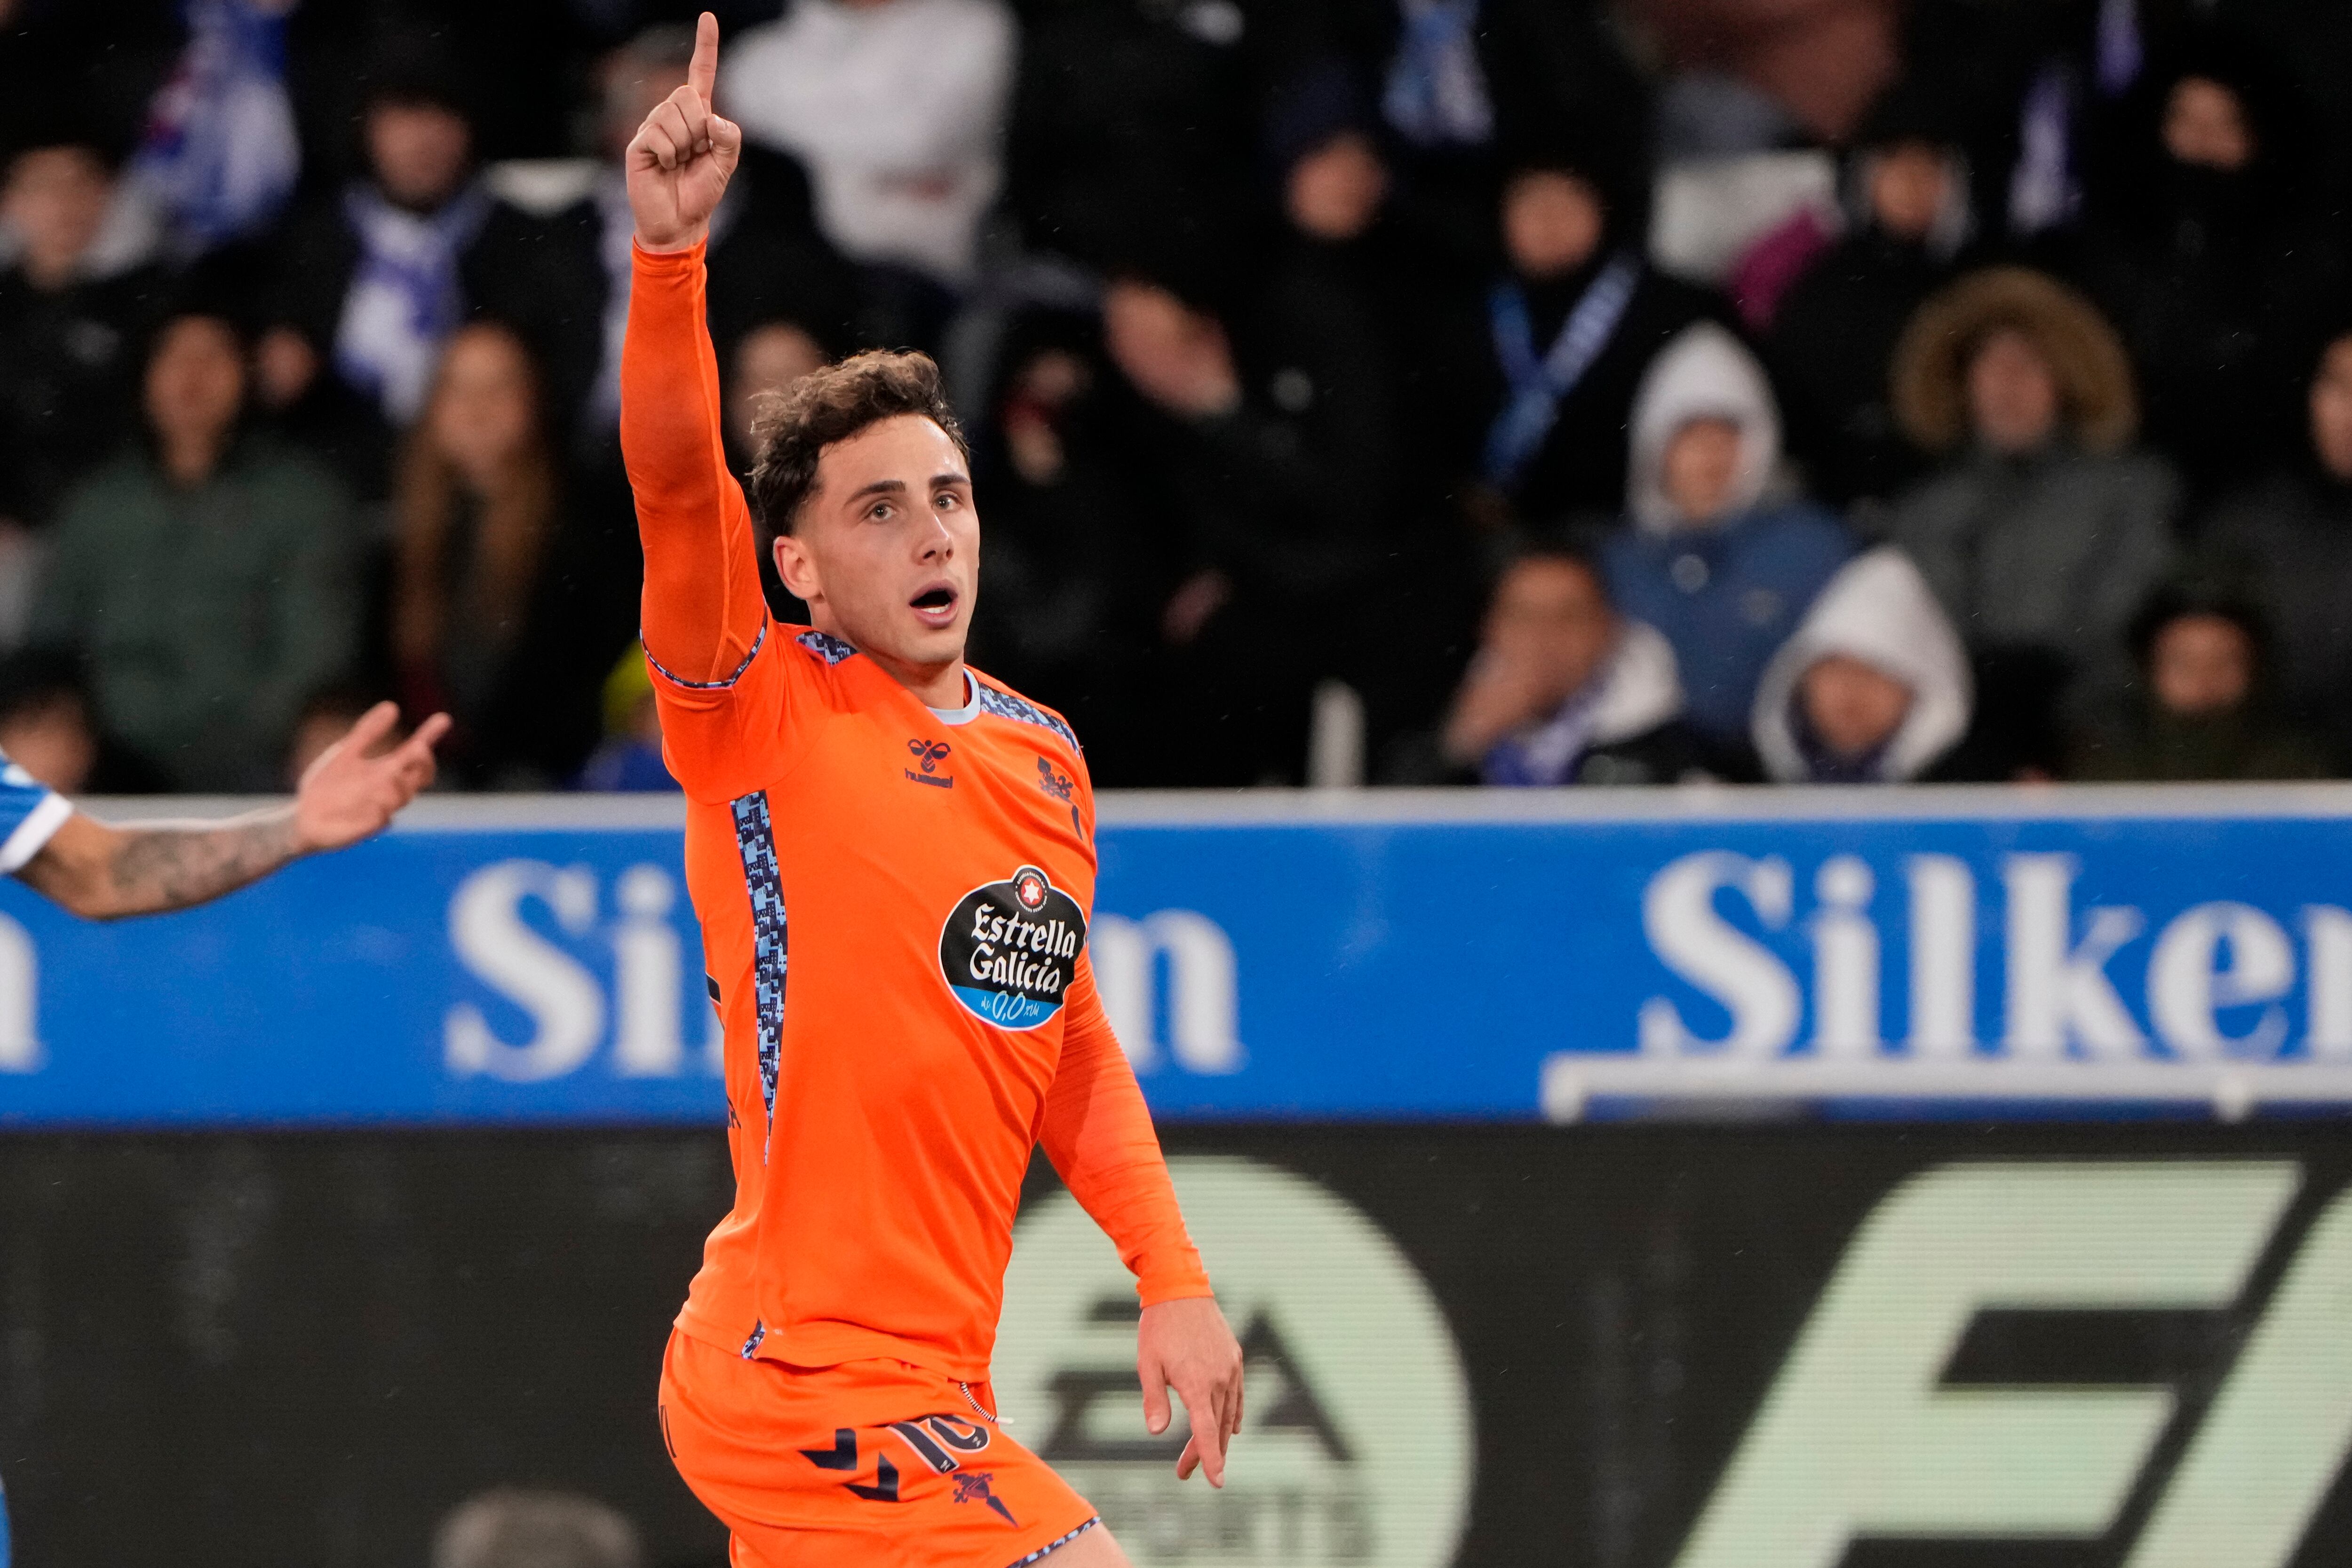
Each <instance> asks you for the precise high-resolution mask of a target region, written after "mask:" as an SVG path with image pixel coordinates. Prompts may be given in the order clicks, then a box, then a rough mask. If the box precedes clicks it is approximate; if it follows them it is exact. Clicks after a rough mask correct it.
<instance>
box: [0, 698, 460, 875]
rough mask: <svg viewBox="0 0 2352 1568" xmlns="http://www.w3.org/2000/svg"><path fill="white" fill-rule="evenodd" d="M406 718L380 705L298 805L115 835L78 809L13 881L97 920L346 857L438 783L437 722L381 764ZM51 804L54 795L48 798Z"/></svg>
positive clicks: (310, 776) (441, 725)
mask: <svg viewBox="0 0 2352 1568" xmlns="http://www.w3.org/2000/svg"><path fill="white" fill-rule="evenodd" d="M399 716H400V713H399V710H398V709H397V708H395V707H394V706H393V705H392V704H390V703H383V704H380V705H379V706H376V707H375V708H373V710H371V711H370V712H369V713H368V714H367V716H365V717H363V718H362V719H361V720H360V722H359V723H358V724H356V725H354V726H353V727H352V733H351V734H349V735H348V736H345V737H343V738H342V739H341V740H340V741H338V742H336V743H335V744H334V745H333V746H331V747H328V748H327V750H326V751H325V752H324V753H322V754H321V755H320V758H319V759H318V760H317V761H316V762H314V763H312V764H311V765H310V771H309V772H307V773H305V774H304V775H303V776H302V787H301V789H300V790H299V792H298V793H297V794H296V795H295V797H294V800H293V801H292V803H291V804H289V805H285V806H278V807H274V808H272V809H270V810H263V811H254V812H249V813H247V815H245V816H242V817H233V818H230V819H229V820H228V821H223V822H186V823H178V822H169V823H156V824H152V825H146V824H142V825H140V826H137V827H111V826H109V825H108V824H107V823H104V822H101V821H97V820H95V819H94V818H90V817H86V816H83V815H82V814H81V813H80V812H79V811H77V812H75V813H74V814H73V815H71V816H69V817H68V818H67V819H66V820H65V821H64V822H63V823H62V824H60V825H59V826H58V830H57V831H56V832H55V833H54V834H52V835H51V836H50V838H49V841H48V842H47V844H45V845H43V846H42V848H41V851H40V852H39V853H37V854H36V855H35V856H34V857H33V858H32V859H31V860H30V861H29V862H26V864H25V866H24V867H23V868H22V869H21V870H19V871H18V872H17V873H16V875H17V876H18V877H20V878H22V879H23V880H24V881H25V882H26V883H28V884H29V885H30V886H31V887H32V888H33V889H34V890H35V891H36V892H37V893H40V894H44V895H45V896H47V898H49V899H51V900H52V901H54V902H56V903H58V904H62V905H64V906H65V907H66V908H67V909H69V910H71V911H72V912H73V913H74V914H76V915H82V916H84V917H85V918H88V919H91V920H120V919H122V918H123V917H125V916H127V915H154V914H159V913H161V912H163V911H164V910H168V909H185V908H187V907H188V906H189V905H191V904H203V903H205V902H207V901H208V900H211V899H215V898H218V897H220V896H221V895H222V894H226V893H234V892H235V891H236V890H237V889H238V888H240V887H243V886H245V885H246V884H247V883H251V882H257V881H259V880H260V879H261V878H262V877H265V876H268V874H269V873H271V872H273V871H276V870H277V869H278V867H280V866H282V865H284V864H286V863H287V862H289V861H292V860H297V859H299V858H300V857H301V856H303V855H307V854H315V853H318V852H321V851H325V850H337V849H341V848H342V847H344V846H345V845H346V844H352V843H356V842H358V841H360V840H362V839H363V838H366V837H368V836H369V835H370V834H372V833H374V832H376V831H380V830H381V829H383V827H384V826H385V825H386V824H387V823H389V822H390V821H392V819H393V817H394V815H395V814H396V813H397V812H398V811H399V810H400V809H401V808H402V807H403V806H405V805H407V804H408V802H409V801H410V800H414V799H415V796H416V792H417V791H418V790H419V789H424V788H425V785H427V784H429V783H431V782H432V781H433V743H434V742H435V741H436V740H438V739H440V738H441V736H442V735H443V733H444V732H446V730H447V729H448V727H449V720H448V718H447V717H446V716H444V715H439V714H436V715H435V716H433V717H432V718H429V719H427V720H425V723H424V724H423V725H421V726H419V727H418V728H417V731H416V733H415V735H413V736H411V737H409V738H408V739H407V740H406V741H404V742H403V743H402V744H401V745H400V746H398V747H394V749H392V750H391V751H389V752H386V753H384V754H383V755H382V756H372V755H370V753H371V752H372V751H373V749H374V747H376V746H377V745H378V744H379V743H380V742H382V741H383V740H384V739H385V738H386V737H388V736H390V735H391V733H392V727H393V725H394V723H396V722H397V721H398V719H399ZM52 799H53V800H54V799H55V797H52Z"/></svg>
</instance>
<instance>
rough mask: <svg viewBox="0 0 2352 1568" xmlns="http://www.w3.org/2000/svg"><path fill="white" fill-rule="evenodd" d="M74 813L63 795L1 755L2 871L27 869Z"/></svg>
mask: <svg viewBox="0 0 2352 1568" xmlns="http://www.w3.org/2000/svg"><path fill="white" fill-rule="evenodd" d="M72 815H73V805H72V803H71V802H69V801H68V800H67V799H66V798H65V797H64V796H63V795H60V794H58V792H57V791H56V790H54V789H50V788H49V787H48V786H47V785H46V784H43V783H41V782H39V781H38V780H37V779H35V778H34V777H33V776H32V775H31V774H29V773H27V772H26V771H25V770H24V769H23V768H19V767H17V766H16V764H15V763H13V762H10V761H8V760H7V758H5V757H0V874H5V875H14V874H15V873H17V872H20V871H22V870H24V869H25V867H26V865H27V864H29V863H31V862H32V859H33V857H34V856H35V855H37V854H39V853H40V852H41V851H42V850H43V849H45V848H47V845H48V841H50V840H51V839H53V838H55V837H57V833H58V829H59V828H62V827H64V826H65V825H66V819H67V818H68V817H70V816H72Z"/></svg>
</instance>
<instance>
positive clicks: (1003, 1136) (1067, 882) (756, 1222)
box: [621, 249, 1209, 1382]
mask: <svg viewBox="0 0 2352 1568" xmlns="http://www.w3.org/2000/svg"><path fill="white" fill-rule="evenodd" d="M621 440H622V446H623V449H624V452H625V455H626V458H627V463H628V471H629V483H630V486H631V487H632V488H633V489H634V490H635V493H636V504H637V520H638V527H639V529H640V531H641V533H642V534H643V537H644V540H645V557H646V586H645V610H644V614H645V643H646V653H647V655H648V658H649V661H650V662H651V664H652V665H653V667H654V675H655V679H654V690H655V694H656V698H657V700H658V702H659V704H660V709H661V719H662V732H663V739H664V750H665V753H666V755H667V758H668V761H669V766H670V770H671V772H672V773H674V774H675V775H676V776H677V779H678V780H679V781H680V783H682V784H683V785H684V786H685V789H686V794H687V798H688V809H687V827H686V869H687V882H688V888H689V890H690V892H691V894H692V896H693V899H694V907H695V913H696V914H697V915H698V916H699V917H700V919H701V922H702V940H703V948H704V954H705V957H706V960H707V962H708V965H709V973H710V977H711V985H712V990H713V993H714V995H715V997H716V998H717V1000H718V1005H719V1012H720V1016H721V1018H722V1019H723V1021H724V1023H725V1027H726V1037H727V1098H728V1105H729V1117H728V1125H729V1136H730V1144H731V1148H732V1153H733V1158H734V1166H735V1186H736V1197H735V1207H734V1209H733V1211H732V1212H730V1214H729V1215H728V1216H727V1218H725V1219H723V1220H721V1221H720V1222H719V1228H717V1229H716V1230H714V1231H713V1232H712V1233H711V1236H710V1239H709V1244H708V1246H707V1247H706V1249H705V1250H704V1254H703V1264H702V1269H701V1271H700V1272H699V1273H698V1274H697V1275H696V1276H695V1280H694V1284H693V1288H692V1290H691V1291H690V1292H689V1293H688V1298H687V1302H686V1307H685V1310H684V1312H681V1313H680V1314H679V1317H678V1320H677V1322H678V1327H679V1328H681V1329H682V1330H684V1331H686V1332H687V1333H691V1334H693V1335H695V1336H696V1337H698V1338H700V1339H704V1340H707V1341H709V1342H711V1343H718V1344H721V1345H724V1346H726V1347H727V1348H728V1349H730V1350H732V1351H738V1352H740V1354H743V1355H744V1356H746V1357H752V1356H759V1357H767V1358H771V1359H774V1360H778V1361H783V1362H787V1363H790V1364H793V1365H798V1366H827V1365H832V1364H837V1363H840V1362H845V1361H853V1360H859V1359H863V1358H866V1357H873V1356H888V1357H895V1358H897V1359H899V1360H902V1361H906V1362H909V1363H912V1364H916V1365H919V1366H925V1367H929V1368H931V1369H933V1370H935V1371H938V1372H940V1373H942V1374H944V1375H947V1376H949V1377H952V1378H957V1379H960V1380H962V1381H967V1382H977V1381H980V1380H982V1379H984V1378H985V1377H986V1376H987V1375H988V1361H989V1354H990V1351H991V1348H992V1345H993V1343H994V1340H995V1334H996V1320H997V1315H998V1311H999V1307H1000V1305H1001V1302H1002V1296H1003V1278H1004V1267H1005V1263H1006V1261H1007V1260H1008V1259H1009V1258H1010V1256H1011V1254H1012V1247H1013V1213H1014V1209H1015V1207H1016V1204H1017V1202H1018V1200H1019V1197H1020V1188H1021V1180H1022V1176H1023V1173H1024V1170H1025V1169H1026V1167H1027V1164H1028V1159H1029V1153H1030V1150H1031V1149H1032V1148H1033V1147H1034V1146H1035V1145H1037V1144H1039V1143H1040V1142H1042V1143H1043V1144H1044V1145H1045V1151H1046V1153H1047V1155H1049V1156H1050V1157H1051V1158H1052V1160H1053V1162H1054V1166H1055V1169H1056V1170H1057V1171H1059V1172H1060V1173H1061V1175H1062V1177H1063V1179H1064V1180H1065V1181H1066V1182H1067V1183H1068V1184H1069V1186H1070V1189H1071V1191H1072V1192H1073V1193H1074V1194H1076V1197H1077V1198H1078V1200H1079V1201H1080V1202H1081V1203H1083V1204H1084V1205H1085V1206H1086V1207H1087V1212H1088V1213H1089V1214H1091V1215H1093V1216H1094V1218H1095V1219H1096V1220H1097V1222H1098V1223H1099V1224H1100V1225H1101V1226H1102V1227H1103V1228H1104V1229H1105V1230H1106V1231H1108V1233H1109V1235H1110V1236H1111V1238H1112V1239H1113V1240H1114V1241H1115V1242H1116V1243H1117V1244H1118V1249H1119V1253H1120V1255H1121V1256H1122V1257H1123V1258H1124V1259H1125V1260H1127V1264H1128V1267H1129V1269H1130V1270H1133V1271H1134V1272H1135V1274H1136V1275H1137V1277H1138V1281H1139V1289H1140V1291H1141V1295H1142V1299H1143V1301H1144V1302H1145V1303H1146V1304H1147V1305H1148V1304H1150V1303H1151V1302H1154V1301H1167V1300H1171V1299H1173V1298H1176V1297H1181V1296H1196V1295H1205V1294H1207V1293H1208V1289H1209V1285H1208V1280H1207V1278H1206V1276H1205V1275H1204V1274H1203V1273H1202V1269H1201V1262H1200V1258H1199V1256H1198V1254H1197V1253H1196V1252H1195V1251H1194V1250H1193V1248H1192V1241H1191V1239H1190V1238H1188V1237H1187V1236H1186V1234H1185V1231H1184V1223H1183V1219H1182V1217H1181V1215H1180V1214H1179V1213H1178V1212H1177V1207H1176V1200H1175V1195H1174V1192H1173V1190H1172V1189H1171V1186H1170V1185H1169V1181H1168V1172H1167V1166H1166V1165H1165V1163H1164V1162H1163V1160H1162V1159H1161V1157H1160V1143H1159V1139H1158V1138H1157V1136H1156V1135H1155V1134H1153V1132H1152V1128H1151V1119H1150V1113H1149V1112H1148V1111H1147V1110H1146V1109H1145V1107H1144V1103H1143V1096H1142V1093H1141V1092H1140V1091H1139V1089H1138V1088H1137V1087H1136V1082H1135V1075H1134V1073H1133V1072H1132V1071H1130V1070H1129V1066H1128V1063H1127V1059H1126V1057H1125V1055H1124V1054H1123V1053H1122V1052H1121V1051H1120V1050H1119V1047H1118V1040H1116V1039H1115V1038H1114V1037H1113V1035H1112V1033H1111V1030H1110V1026H1109V1023H1108V1019H1106V1018H1105V1017H1104V1014H1103V1009H1102V1003H1101V1001H1100V999H1099V998H1098V997H1097V994H1096V990H1095V985H1094V977H1093V974H1092V971H1091V969H1090V967H1089V966H1088V962H1087V953H1086V933H1087V920H1088V918H1089V917H1090V915H1091V914H1092V911H1093V904H1094V883H1095V851H1094V796H1093V789H1092V786H1091V785H1090V783H1089V782H1088V780H1087V769H1086V762H1085V758H1083V757H1082V756H1081V755H1080V753H1079V750H1078V747H1077V743H1076V738H1075V737H1073V736H1072V735H1071V733H1070V729H1069V727H1068V726H1067V725H1066V724H1065V723H1064V722H1063V721H1062V719H1061V718H1060V717H1059V716H1057V715H1055V714H1054V713H1052V712H1049V711H1048V710H1046V709H1045V708H1042V707H1039V706H1036V705H1034V704H1032V703H1030V702H1028V701H1026V700H1025V699H1024V698H1022V697H1020V696H1018V695H1014V694H1013V692H1012V691H1010V690H1008V689H1006V688H1005V687H1003V686H1002V685H997V684H995V683H993V682H992V681H990V680H988V679H987V678H986V677H985V676H982V675H979V674H976V673H975V674H974V675H973V677H972V680H971V686H970V695H971V702H970V703H969V705H968V706H967V707H966V708H965V709H963V710H961V711H960V712H956V713H950V714H942V713H940V712H939V711H937V710H935V709H932V708H929V707H927V706H924V704H923V703H922V701H921V700H920V699H919V698H918V697H916V696H915V695H913V694H912V693H910V692H908V690H907V689H906V688H905V687H904V686H901V685H899V684H898V682H897V681H895V680H893V679H892V678H891V677H890V676H889V675H888V674H885V673H884V672H883V671H882V670H880V669H879V668H877V667H876V665H875V664H874V663H873V661H871V660H870V659H867V658H865V657H863V656H861V655H860V654H859V653H857V652H856V649H854V648H852V647H850V646H849V645H848V644H847V643H843V642H840V641H838V640H836V639H835V638H832V637H829V636H826V635H825V634H824V633H822V632H814V631H812V630H809V629H807V628H803V627H796V626H786V625H782V624H780V623H775V622H771V621H770V619H769V617H768V613H767V609H766V605H765V603H764V601H762V599H761V593H760V585H759V573H758V565H757V556H756V549H755V545H754V541H753V538H752V534H751V516H750V512H749V509H748V507H746V505H745V502H744V497H743V493H742V490H741V488H740V486H738V485H737V484H736V482H735V480H734V477H733V476H731V475H730V472H729V470H728V467H727V462H726V457H725V455H724V452H723V450H722V448H721V445H720V441H719V372H718V365H717V361H716V360H715V358H714V356H713V353H712V350H711V345H710V340H709V332H708V330H707V329H706V328H705V326H704V318H703V256H702V252H701V251H700V249H696V250H692V251H685V252H677V253H674V254H668V255H648V254H646V252H643V251H639V252H638V253H637V255H636V260H635V278H634V281H633V284H632V288H631V293H630V298H629V324H628V336H627V339H626V341H625V348H624V351H623V355H622V361H621Z"/></svg>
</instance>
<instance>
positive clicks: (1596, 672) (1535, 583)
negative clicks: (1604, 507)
mask: <svg viewBox="0 0 2352 1568" xmlns="http://www.w3.org/2000/svg"><path fill="white" fill-rule="evenodd" d="M1682 711H1683V690H1682V680H1681V677H1680V675H1679V674H1677V673H1676V671H1675V651H1674V649H1673V647H1672V646H1671V645H1669V644H1668V643H1667V642H1666V640H1665V639H1664V637H1662V636H1660V635H1659V634H1658V633H1657V632H1656V631H1655V630H1654V629H1653V628H1651V627H1649V626H1646V625H1643V623H1642V622H1639V621H1634V620H1631V619H1629V618H1627V617H1626V616H1624V615H1622V614H1620V613H1619V612H1618V611H1617V609H1616V607H1615V606H1614V605H1612V603H1611V602H1610V600H1609V586H1608V581H1607V580H1606V578H1605V576H1604V575H1603V573H1602V572H1601V566H1600V563H1599V562H1598V561H1597V560H1596V559H1594V557H1593V556H1592V554H1591V552H1590V551H1589V550H1587V549H1585V548H1583V547H1582V546H1581V545H1580V544H1579V543H1576V542H1574V541H1572V540H1564V539H1538V540H1535V541H1532V542H1530V543H1528V544H1527V545H1525V546H1523V547H1522V548H1521V549H1520V550H1519V553H1518V554H1517V556H1515V557H1514V558H1513V559H1512V560H1511V563H1510V564H1509V565H1508V566H1507V567H1505V568H1504V569H1503V573H1502V575H1501V577H1500V578H1498V579H1497V580H1496V583H1495V591H1494V594H1493V597H1492V598H1491V599H1490V600H1489V601H1488V603H1487V606H1486V621H1485V624H1484V625H1483V627H1482V628H1481V631H1480V633H1479V639H1478V651H1477V653H1476V654H1475V656H1474V657H1473V658H1472V660H1471V663H1470V668H1469V671H1468V673H1467V674H1465V675H1464V677H1463V680H1462V685H1461V687H1460V689H1459V690H1458V691H1457V692H1456V693H1455V694H1454V700H1453V704H1452V706H1451V707H1450V708H1449V709H1448V710H1447V713H1446V716H1445V719H1444V725H1443V726H1442V727H1441V728H1440V729H1438V730H1437V731H1436V732H1435V733H1433V734H1423V735H1414V736H1407V737H1402V738H1401V739H1400V740H1399V741H1398V742H1397V743H1396V744H1395V745H1394V746H1392V747H1390V749H1389V753H1388V756H1387V758H1385V761H1384V765H1383V768H1382V772H1383V775H1384V779H1385V781H1386V782H1388V783H1391V784H1435V783H1454V784H1494V785H1504V786H1517V787H1527V786H1539V787H1540V786H1552V785H1563V784H1671V783H1676V782H1680V781H1682V780H1684V779H1695V778H1706V777H1708V776H1710V775H1711V774H1712V773H1714V772H1716V771H1718V769H1717V768H1716V766H1715V765H1714V764H1713V762H1712V759H1711V758H1709V756H1708V748H1707V747H1706V744H1705V742H1704V741H1702V740H1701V738H1700V737H1699V736H1698V734H1697V733H1696V731H1695V730H1693V729H1692V728H1691V727H1690V726H1689V725H1687V724H1685V722H1683V718H1682Z"/></svg>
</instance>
